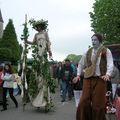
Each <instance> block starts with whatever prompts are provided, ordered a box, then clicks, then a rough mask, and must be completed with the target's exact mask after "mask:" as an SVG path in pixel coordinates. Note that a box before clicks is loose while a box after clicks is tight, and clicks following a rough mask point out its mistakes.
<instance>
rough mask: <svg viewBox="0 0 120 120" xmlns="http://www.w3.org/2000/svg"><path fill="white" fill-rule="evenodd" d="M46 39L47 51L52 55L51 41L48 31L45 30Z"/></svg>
mask: <svg viewBox="0 0 120 120" xmlns="http://www.w3.org/2000/svg"><path fill="white" fill-rule="evenodd" d="M45 36H46V40H47V51H48V53H49V57H52V52H51V42H50V40H49V36H48V33H47V32H45Z"/></svg>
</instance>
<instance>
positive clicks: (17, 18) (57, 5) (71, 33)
mask: <svg viewBox="0 0 120 120" xmlns="http://www.w3.org/2000/svg"><path fill="white" fill-rule="evenodd" d="M93 3H94V0H0V8H1V12H2V17H3V20H4V27H5V26H6V24H7V23H8V20H9V19H10V18H11V19H12V20H13V24H14V27H15V30H16V34H17V37H18V40H19V42H21V40H20V36H21V34H22V30H23V26H22V24H23V23H24V19H25V14H27V17H28V20H29V19H31V18H34V19H36V20H39V19H45V20H48V23H49V26H48V29H49V31H48V33H49V37H50V41H51V43H52V46H51V48H52V52H53V59H54V60H63V59H64V58H65V57H66V56H67V55H68V54H76V55H80V54H83V53H84V52H85V51H86V50H87V48H88V46H89V45H91V36H92V34H93V32H92V31H91V27H90V24H91V22H90V16H89V12H91V11H92V6H93ZM28 27H29V32H30V36H29V40H30V41H32V39H33V36H34V34H35V32H36V31H35V30H33V29H32V28H31V26H28ZM28 57H30V55H29V56H28Z"/></svg>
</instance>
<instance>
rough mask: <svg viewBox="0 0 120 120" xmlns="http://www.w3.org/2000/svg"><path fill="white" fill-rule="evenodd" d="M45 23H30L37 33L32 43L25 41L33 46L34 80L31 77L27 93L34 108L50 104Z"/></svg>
mask: <svg viewBox="0 0 120 120" xmlns="http://www.w3.org/2000/svg"><path fill="white" fill-rule="evenodd" d="M47 22H48V21H44V20H39V21H36V22H35V21H34V22H33V21H30V23H31V24H32V25H33V28H34V29H35V30H36V31H37V33H36V34H35V36H34V39H33V41H32V42H31V41H26V42H27V43H28V44H32V45H34V50H33V58H34V61H33V75H32V76H34V78H32V77H31V80H30V83H29V92H30V95H31V101H32V105H33V106H34V107H48V106H49V104H50V90H49V88H50V85H49V84H48V83H49V82H51V81H50V73H49V66H48V59H47V53H48V54H49V57H52V52H51V49H50V45H51V43H50V41H49V37H48V33H47V31H46V29H47V25H48V24H47ZM48 80H49V82H48ZM34 83H35V84H34ZM34 85H36V87H34ZM34 88H37V89H34ZM33 91H34V92H33Z"/></svg>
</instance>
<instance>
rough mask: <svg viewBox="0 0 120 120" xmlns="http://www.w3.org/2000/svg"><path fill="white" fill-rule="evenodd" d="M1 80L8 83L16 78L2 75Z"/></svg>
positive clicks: (10, 75)
mask: <svg viewBox="0 0 120 120" xmlns="http://www.w3.org/2000/svg"><path fill="white" fill-rule="evenodd" d="M1 79H2V80H3V81H8V82H9V81H12V80H13V81H14V76H13V75H12V74H7V75H4V74H2V76H1Z"/></svg>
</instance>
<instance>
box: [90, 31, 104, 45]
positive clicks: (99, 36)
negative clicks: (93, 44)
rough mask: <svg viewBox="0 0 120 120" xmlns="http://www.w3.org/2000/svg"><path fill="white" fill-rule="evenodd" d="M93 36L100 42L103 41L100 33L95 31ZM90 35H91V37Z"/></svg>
mask: <svg viewBox="0 0 120 120" xmlns="http://www.w3.org/2000/svg"><path fill="white" fill-rule="evenodd" d="M93 36H96V37H97V38H98V40H99V41H100V42H101V43H102V41H103V36H102V34H100V33H95V34H93ZM93 36H92V37H93Z"/></svg>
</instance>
